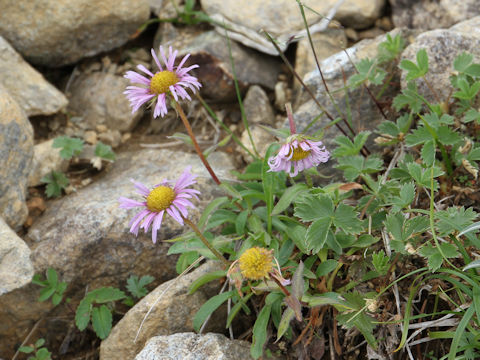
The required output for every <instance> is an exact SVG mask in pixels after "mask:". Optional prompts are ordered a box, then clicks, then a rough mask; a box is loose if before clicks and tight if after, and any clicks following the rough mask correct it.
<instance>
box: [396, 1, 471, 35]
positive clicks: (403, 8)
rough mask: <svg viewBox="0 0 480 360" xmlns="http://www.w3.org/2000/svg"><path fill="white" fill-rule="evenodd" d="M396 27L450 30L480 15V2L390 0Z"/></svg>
mask: <svg viewBox="0 0 480 360" xmlns="http://www.w3.org/2000/svg"><path fill="white" fill-rule="evenodd" d="M390 5H391V7H392V18H393V23H394V25H395V27H408V28H414V29H422V30H433V29H438V28H448V27H450V26H452V25H453V24H455V23H457V22H459V21H463V20H466V19H469V18H471V17H473V16H477V15H480V6H478V5H479V4H478V0H462V1H459V0H437V1H431V0H390Z"/></svg>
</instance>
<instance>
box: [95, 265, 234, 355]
mask: <svg viewBox="0 0 480 360" xmlns="http://www.w3.org/2000/svg"><path fill="white" fill-rule="evenodd" d="M220 269H221V264H220V263H219V262H218V261H211V262H208V263H206V264H204V265H202V266H200V267H199V268H198V269H196V270H195V271H193V272H192V273H190V274H187V275H185V276H183V277H178V278H175V279H172V280H170V281H167V282H165V283H163V284H162V285H160V286H158V287H157V288H156V289H155V290H153V291H152V292H151V293H149V294H148V295H147V296H145V297H144V298H143V299H142V300H141V301H140V302H138V303H137V304H136V305H135V306H134V307H133V308H132V309H130V310H129V311H128V312H127V313H126V314H125V316H124V317H123V318H122V320H120V321H119V322H118V323H117V324H116V325H115V327H114V328H113V329H112V332H111V333H110V335H109V336H108V338H106V339H105V340H104V341H102V345H101V346H100V359H101V360H117V359H133V358H134V357H135V355H136V354H137V353H138V352H139V351H140V350H141V349H142V348H143V347H144V346H145V343H146V342H147V340H148V339H150V338H151V337H153V336H158V335H172V334H175V333H178V332H187V331H193V323H192V322H193V317H194V316H195V314H196V313H197V311H198V310H199V309H200V307H201V306H202V305H203V304H204V303H205V301H207V300H208V299H209V298H210V297H211V296H213V295H216V294H217V293H218V291H219V289H220V283H219V282H218V281H216V282H212V283H209V285H208V286H204V287H201V288H200V289H199V290H197V291H196V292H195V293H193V294H189V290H190V286H191V284H192V283H193V282H194V281H195V280H196V279H198V278H199V277H200V276H203V275H205V274H207V273H209V272H212V271H216V270H220ZM152 306H153V308H152V311H151V312H150V313H149V315H148V317H147V318H146V320H145V322H144V323H143V324H142V321H143V319H144V318H145V315H146V314H147V313H148V311H149V310H150V308H151V307H152ZM222 315H225V314H222ZM141 324H142V328H141V331H140V333H139V336H138V338H137V340H136V341H135V337H136V335H137V332H138V331H139V329H140V325H141ZM209 324H210V325H214V327H215V329H212V328H211V326H210V331H214V330H217V331H222V330H223V329H224V328H225V317H224V318H223V319H220V318H219V317H218V316H217V317H216V318H215V314H214V318H212V319H211V320H210V322H209Z"/></svg>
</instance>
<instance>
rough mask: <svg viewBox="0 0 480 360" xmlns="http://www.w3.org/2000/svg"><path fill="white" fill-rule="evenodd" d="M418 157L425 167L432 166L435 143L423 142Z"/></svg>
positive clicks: (430, 141)
mask: <svg viewBox="0 0 480 360" xmlns="http://www.w3.org/2000/svg"><path fill="white" fill-rule="evenodd" d="M420 155H421V157H422V160H423V162H424V163H425V164H426V165H428V166H432V165H433V162H434V160H435V141H433V140H429V141H427V142H425V143H424V144H423V146H422V151H421V152H420Z"/></svg>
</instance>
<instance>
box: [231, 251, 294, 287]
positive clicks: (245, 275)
mask: <svg viewBox="0 0 480 360" xmlns="http://www.w3.org/2000/svg"><path fill="white" fill-rule="evenodd" d="M227 276H228V277H229V279H230V280H231V281H232V282H234V283H235V287H236V288H237V291H238V292H239V293H240V294H241V287H242V283H243V280H244V279H246V280H268V279H270V278H274V279H275V280H276V281H277V282H279V283H280V284H282V285H284V286H285V285H289V284H290V280H287V279H285V278H283V276H282V273H281V270H280V265H279V264H278V261H277V259H275V257H274V256H273V250H268V249H265V248H262V247H252V248H250V249H247V250H245V252H244V253H243V254H242V255H241V256H240V257H239V258H238V260H235V261H234V262H233V263H232V265H231V266H230V268H229V269H228V272H227Z"/></svg>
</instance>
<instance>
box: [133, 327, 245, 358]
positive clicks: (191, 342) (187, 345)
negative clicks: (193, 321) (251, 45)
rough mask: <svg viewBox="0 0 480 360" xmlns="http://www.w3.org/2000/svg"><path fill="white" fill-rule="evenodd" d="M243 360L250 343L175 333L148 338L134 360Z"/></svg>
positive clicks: (222, 336) (215, 335)
mask: <svg viewBox="0 0 480 360" xmlns="http://www.w3.org/2000/svg"><path fill="white" fill-rule="evenodd" d="M163 359H169V360H247V359H253V358H252V357H251V356H250V343H248V342H246V341H241V340H229V339H228V338H226V337H225V336H224V335H220V334H213V333H209V334H194V333H179V334H173V335H169V336H156V337H153V338H151V339H150V340H149V341H148V343H147V345H146V346H145V348H144V349H143V350H142V351H141V352H140V353H139V354H138V355H137V356H136V357H135V360H163Z"/></svg>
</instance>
